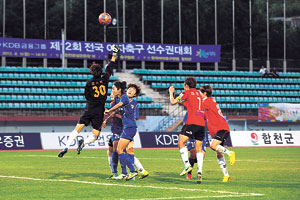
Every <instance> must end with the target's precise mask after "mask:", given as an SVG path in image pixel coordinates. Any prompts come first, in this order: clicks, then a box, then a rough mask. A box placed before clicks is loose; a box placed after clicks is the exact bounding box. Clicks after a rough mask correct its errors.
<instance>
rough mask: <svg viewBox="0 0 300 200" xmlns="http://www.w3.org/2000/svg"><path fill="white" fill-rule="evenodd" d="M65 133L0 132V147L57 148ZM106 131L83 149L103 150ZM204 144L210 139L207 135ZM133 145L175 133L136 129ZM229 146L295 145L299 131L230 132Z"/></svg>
mask: <svg viewBox="0 0 300 200" xmlns="http://www.w3.org/2000/svg"><path fill="white" fill-rule="evenodd" d="M90 134H91V133H90V132H84V133H81V134H80V135H79V136H77V139H76V140H75V141H74V143H73V144H72V145H71V146H70V149H76V148H77V146H78V141H79V140H80V139H82V138H87V137H88V136H89V135H90ZM68 136H69V132H57V133H52V132H40V133H0V150H6V151H7V150H58V149H62V148H63V147H65V144H66V142H67V139H68ZM110 137H111V133H110V132H102V133H101V135H100V137H99V138H98V139H97V140H96V142H94V143H92V144H90V145H87V146H86V147H85V149H107V148H108V142H109V139H110ZM207 141H208V143H207V146H209V142H210V141H211V138H210V136H208V138H207ZM134 142H135V144H134V147H135V148H176V147H177V143H178V132H138V133H137V134H136V136H135V140H134ZM225 145H226V146H229V147H296V146H297V147H299V146H300V131H254V132H253V131H233V132H231V133H230V137H229V138H228V139H227V141H226V144H225Z"/></svg>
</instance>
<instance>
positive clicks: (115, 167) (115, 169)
mask: <svg viewBox="0 0 300 200" xmlns="http://www.w3.org/2000/svg"><path fill="white" fill-rule="evenodd" d="M118 161H119V156H118V153H117V152H112V166H113V172H112V173H118Z"/></svg>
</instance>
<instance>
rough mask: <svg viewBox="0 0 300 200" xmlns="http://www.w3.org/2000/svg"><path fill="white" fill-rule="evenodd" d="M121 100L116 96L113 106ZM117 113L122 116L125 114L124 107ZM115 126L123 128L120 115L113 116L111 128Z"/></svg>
mask: <svg viewBox="0 0 300 200" xmlns="http://www.w3.org/2000/svg"><path fill="white" fill-rule="evenodd" d="M119 102H120V99H119V98H117V97H116V98H115V100H114V101H113V103H112V104H111V108H112V107H114V106H115V105H117V104H118V103H119ZM116 113H117V114H119V115H121V116H122V114H123V112H122V109H120V110H119V111H116ZM113 127H121V128H123V123H122V119H120V118H118V117H113V118H112V124H111V129H113Z"/></svg>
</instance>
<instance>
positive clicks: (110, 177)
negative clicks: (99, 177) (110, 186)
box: [106, 175, 114, 180]
mask: <svg viewBox="0 0 300 200" xmlns="http://www.w3.org/2000/svg"><path fill="white" fill-rule="evenodd" d="M113 177H114V176H113V175H110V176H109V177H107V178H106V180H111V179H112V178H113Z"/></svg>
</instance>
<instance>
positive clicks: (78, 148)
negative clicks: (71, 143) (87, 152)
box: [77, 139, 84, 155]
mask: <svg viewBox="0 0 300 200" xmlns="http://www.w3.org/2000/svg"><path fill="white" fill-rule="evenodd" d="M83 147H84V140H83V139H81V140H79V141H78V147H77V154H78V155H79V154H80V151H82V149H83Z"/></svg>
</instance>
